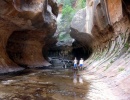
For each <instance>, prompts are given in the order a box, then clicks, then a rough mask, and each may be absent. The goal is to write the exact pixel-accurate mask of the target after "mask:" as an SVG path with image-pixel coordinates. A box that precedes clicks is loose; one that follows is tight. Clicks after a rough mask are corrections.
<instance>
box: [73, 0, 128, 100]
mask: <svg viewBox="0 0 130 100" xmlns="http://www.w3.org/2000/svg"><path fill="white" fill-rule="evenodd" d="M129 6H130V2H129V1H128V0H87V7H86V19H85V18H82V15H77V16H79V17H76V18H77V19H78V20H79V18H82V21H85V22H86V24H84V25H82V28H84V27H85V29H86V30H85V31H84V33H86V36H84V38H82V32H80V31H81V29H79V28H77V27H75V25H74V24H73V21H72V24H71V29H72V31H71V36H72V37H73V38H75V39H76V40H78V41H81V43H83V44H84V45H88V44H89V45H90V46H91V47H92V48H93V51H94V52H93V54H92V56H91V57H90V58H89V59H87V60H86V61H85V66H86V67H87V70H88V72H92V73H96V75H98V76H99V78H104V79H105V80H106V81H107V82H108V83H109V84H111V85H112V86H113V87H115V88H114V89H115V90H119V91H118V92H117V94H116V95H118V96H119V97H120V98H121V100H122V99H124V100H129V99H130V92H129V91H130V88H129V87H128V84H130V81H129V80H130V20H129V18H130V17H129V15H130V12H129V10H130V9H129ZM84 13H85V12H84ZM77 14H78V13H77ZM88 14H89V15H88ZM80 16H81V17H80ZM83 16H84V15H83ZM76 18H74V19H75V20H77V19H76ZM78 23H79V22H78ZM76 29H77V31H76V32H77V33H76V32H74V31H73V30H76ZM76 34H77V36H76ZM88 36H90V37H92V39H91V41H92V42H87V43H86V42H82V41H85V40H82V39H85V38H86V41H88ZM80 38H82V39H80ZM86 51H87V49H86Z"/></svg>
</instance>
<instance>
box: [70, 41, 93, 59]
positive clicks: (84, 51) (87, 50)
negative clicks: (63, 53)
mask: <svg viewBox="0 0 130 100" xmlns="http://www.w3.org/2000/svg"><path fill="white" fill-rule="evenodd" d="M72 47H73V49H72V54H73V56H74V57H76V58H77V59H78V60H80V59H81V58H83V59H84V60H87V59H88V58H89V57H90V56H91V55H92V53H93V50H92V48H91V47H90V46H86V45H85V46H83V45H82V44H81V43H80V42H78V41H75V42H73V44H72Z"/></svg>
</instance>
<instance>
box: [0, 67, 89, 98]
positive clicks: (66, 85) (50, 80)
mask: <svg viewBox="0 0 130 100" xmlns="http://www.w3.org/2000/svg"><path fill="white" fill-rule="evenodd" d="M78 78H80V79H78ZM75 79H76V80H77V82H76V81H74V80H75ZM0 88H1V89H0V98H1V99H2V100H74V99H76V100H84V99H85V98H86V94H87V92H88V89H89V83H88V82H86V81H84V80H82V78H81V76H79V75H78V73H77V72H73V71H72V70H71V69H69V71H68V70H64V69H63V70H57V69H53V70H50V69H46V70H28V71H26V73H21V75H20V74H19V75H7V76H3V77H2V76H0Z"/></svg>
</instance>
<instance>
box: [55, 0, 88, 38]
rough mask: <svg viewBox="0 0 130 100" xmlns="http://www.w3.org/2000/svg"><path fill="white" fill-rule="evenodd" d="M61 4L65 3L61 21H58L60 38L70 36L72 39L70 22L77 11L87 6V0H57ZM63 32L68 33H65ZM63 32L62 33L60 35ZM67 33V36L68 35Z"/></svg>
mask: <svg viewBox="0 0 130 100" xmlns="http://www.w3.org/2000/svg"><path fill="white" fill-rule="evenodd" d="M57 2H58V3H59V4H63V7H62V17H61V21H60V22H58V29H57V30H58V33H59V37H58V38H60V39H58V40H63V39H62V38H68V40H70V39H71V38H70V36H69V35H68V34H69V30H70V23H71V21H72V18H73V16H74V15H75V13H76V12H77V11H78V10H80V9H82V8H84V7H85V6H86V0H57ZM63 33H66V34H64V35H63ZM60 34H61V35H60ZM66 35H67V36H66Z"/></svg>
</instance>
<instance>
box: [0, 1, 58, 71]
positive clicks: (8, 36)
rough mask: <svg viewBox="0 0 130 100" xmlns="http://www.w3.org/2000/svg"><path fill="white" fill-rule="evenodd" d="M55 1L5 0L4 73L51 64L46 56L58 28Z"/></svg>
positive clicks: (1, 26) (0, 26)
mask: <svg viewBox="0 0 130 100" xmlns="http://www.w3.org/2000/svg"><path fill="white" fill-rule="evenodd" d="M57 15H58V6H57V3H56V1H55V0H1V3H0V38H1V40H0V50H1V52H0V73H7V72H14V71H19V70H23V69H24V68H22V67H20V66H23V67H30V68H32V67H43V66H48V65H50V64H49V63H48V62H47V61H46V60H45V58H44V57H43V54H42V52H43V51H44V48H45V50H46V47H45V46H46V43H47V40H48V38H49V39H50V40H51V38H52V36H53V35H54V33H55V31H56V28H57V25H56V17H57Z"/></svg>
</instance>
